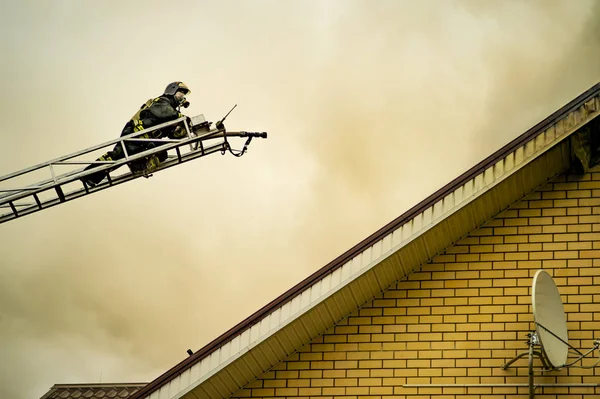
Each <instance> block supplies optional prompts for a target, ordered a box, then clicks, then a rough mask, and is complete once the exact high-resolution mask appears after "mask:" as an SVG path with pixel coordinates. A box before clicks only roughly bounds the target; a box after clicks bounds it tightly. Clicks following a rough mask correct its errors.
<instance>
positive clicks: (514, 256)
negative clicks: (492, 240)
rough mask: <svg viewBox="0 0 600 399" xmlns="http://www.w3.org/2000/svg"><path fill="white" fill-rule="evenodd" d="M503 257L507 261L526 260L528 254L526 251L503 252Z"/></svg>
mask: <svg viewBox="0 0 600 399" xmlns="http://www.w3.org/2000/svg"><path fill="white" fill-rule="evenodd" d="M504 259H505V260H507V261H512V260H527V259H529V254H528V253H527V252H512V253H507V254H505V255H504Z"/></svg>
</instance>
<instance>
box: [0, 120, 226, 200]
mask: <svg viewBox="0 0 600 399" xmlns="http://www.w3.org/2000/svg"><path fill="white" fill-rule="evenodd" d="M170 123H173V122H170ZM186 125H187V123H186ZM221 131H223V130H222V129H213V130H210V131H208V132H205V133H204V134H201V135H197V136H192V137H191V139H189V140H188V141H185V143H194V142H197V141H198V140H210V139H213V138H218V137H219V136H215V137H210V136H213V135H216V134H218V133H220V132H221ZM138 134H143V132H142V133H139V132H136V133H135V134H132V135H128V136H123V137H122V138H121V139H116V140H112V141H111V142H109V143H116V142H123V141H133V140H135V141H141V142H143V141H150V142H161V143H164V142H171V143H180V142H181V141H182V140H186V139H135V138H133V139H127V138H126V137H129V136H133V135H138ZM164 149H165V146H161V150H160V151H162V150H164ZM148 151H150V152H152V153H153V152H155V151H154V149H151V150H147V151H146V152H142V153H138V154H135V155H132V156H129V158H125V159H123V160H117V161H97V162H96V161H92V162H83V161H82V162H78V161H75V162H69V161H61V162H57V163H56V164H84V165H87V164H98V165H106V166H99V167H97V168H94V169H90V171H89V172H85V173H84V170H83V169H77V170H75V171H69V172H66V173H63V174H61V175H58V176H56V177H55V178H54V179H46V180H42V181H41V182H38V183H35V184H32V185H29V186H25V187H19V188H11V189H0V193H2V192H9V193H10V192H19V191H29V192H31V191H35V190H36V189H46V188H51V187H52V186H47V184H49V183H58V182H59V180H60V181H61V184H64V183H65V182H64V179H65V178H68V177H70V176H74V175H78V176H79V177H82V176H86V175H88V174H92V173H96V172H100V171H104V170H107V169H110V168H113V167H115V166H121V165H123V164H125V163H128V162H131V161H135V160H136V159H139V158H143V157H144V156H146V154H147V152H148ZM160 151H156V152H160ZM73 180H76V179H72V180H71V181H73ZM29 194H32V193H29ZM8 195H10V194H4V195H2V194H0V201H1V200H3V199H6V197H7V196H8ZM0 203H1V202H0Z"/></svg>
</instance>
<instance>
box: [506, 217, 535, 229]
mask: <svg viewBox="0 0 600 399" xmlns="http://www.w3.org/2000/svg"><path fill="white" fill-rule="evenodd" d="M528 224H529V223H528V219H527V218H514V219H505V220H504V226H506V227H511V226H527V225H528Z"/></svg>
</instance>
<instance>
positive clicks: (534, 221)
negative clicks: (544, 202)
mask: <svg viewBox="0 0 600 399" xmlns="http://www.w3.org/2000/svg"><path fill="white" fill-rule="evenodd" d="M565 217H566V216H565ZM575 223H576V222H575ZM549 224H552V217H540V218H529V225H530V226H544V225H549Z"/></svg>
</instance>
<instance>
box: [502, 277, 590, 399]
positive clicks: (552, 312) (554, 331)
mask: <svg viewBox="0 0 600 399" xmlns="http://www.w3.org/2000/svg"><path fill="white" fill-rule="evenodd" d="M532 288H533V289H532V295H531V304H532V308H533V319H534V323H535V331H532V332H530V333H528V334H527V337H528V340H527V345H528V346H529V350H528V351H527V352H523V353H520V354H518V355H517V356H515V357H514V358H512V359H511V360H509V361H508V362H506V363H505V364H504V365H503V366H502V367H501V368H502V370H506V369H507V368H508V367H509V366H510V365H511V364H513V363H514V362H516V361H517V360H519V359H521V358H522V357H525V356H528V359H529V398H530V399H533V397H534V391H535V388H536V387H535V384H534V372H533V358H534V357H537V358H539V359H540V361H541V363H542V367H543V370H544V371H559V370H562V369H563V368H565V367H571V366H574V365H575V364H577V363H578V362H580V361H582V360H583V359H584V358H585V357H586V356H587V355H589V354H590V353H592V352H593V351H595V350H597V349H598V348H600V340H595V341H594V346H593V347H592V349H590V350H589V351H587V352H586V353H581V351H579V350H578V349H576V348H574V347H573V346H572V345H570V344H569V342H568V341H569V337H568V331H567V320H566V317H565V311H564V308H563V304H562V301H561V299H560V293H559V292H558V288H557V287H556V284H554V281H553V280H552V277H550V275H549V274H548V273H547V272H546V271H545V270H538V271H537V272H536V273H535V276H534V277H533V284H532ZM536 346H539V347H540V350H536V349H535V347H536ZM569 349H571V350H572V351H574V352H575V353H576V354H577V356H578V357H577V359H576V360H574V361H572V362H570V363H567V358H568V355H569ZM599 355H600V354H599ZM599 363H600V358H599V359H598V361H597V362H596V363H594V364H593V365H591V366H583V365H581V366H578V367H580V368H593V367H596V366H597V365H598V364H599Z"/></svg>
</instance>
